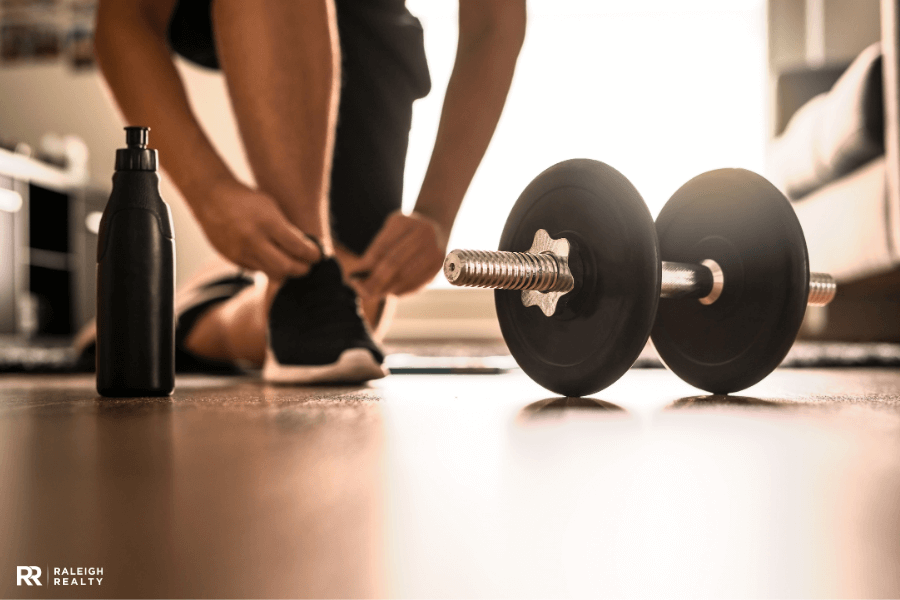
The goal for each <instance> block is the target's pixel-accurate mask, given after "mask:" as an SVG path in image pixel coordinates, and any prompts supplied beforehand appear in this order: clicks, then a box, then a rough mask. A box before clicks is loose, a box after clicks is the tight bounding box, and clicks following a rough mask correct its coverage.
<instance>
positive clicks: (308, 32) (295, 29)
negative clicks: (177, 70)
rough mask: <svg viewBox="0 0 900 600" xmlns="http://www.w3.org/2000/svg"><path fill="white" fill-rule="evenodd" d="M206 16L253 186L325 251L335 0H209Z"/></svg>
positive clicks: (335, 80) (336, 60) (336, 81)
mask: <svg viewBox="0 0 900 600" xmlns="http://www.w3.org/2000/svg"><path fill="white" fill-rule="evenodd" d="M212 16H213V24H214V27H215V35H216V50H217V52H218V56H219V61H220V63H221V65H222V70H223V72H224V73H225V79H226V81H227V84H228V91H229V94H230V96H231V102H232V105H233V106H234V112H235V117H236V118H237V123H238V127H239V129H240V132H241V138H242V140H243V143H244V148H245V149H246V151H247V158H248V160H249V162H250V166H251V168H252V170H253V174H254V176H255V178H256V184H257V186H258V188H259V189H260V190H261V191H263V192H266V193H267V194H269V195H271V196H272V197H273V198H275V200H276V201H277V202H278V204H279V206H280V207H281V209H282V211H284V214H285V215H286V216H287V218H288V219H289V220H290V221H291V222H292V223H293V224H294V225H296V226H297V227H299V228H300V230H301V231H303V232H304V233H307V234H309V235H313V236H315V237H317V238H318V239H319V241H320V242H321V243H322V244H323V246H324V247H325V250H326V253H327V254H330V253H331V251H332V246H331V233H330V227H329V223H328V182H329V179H330V175H331V159H332V154H333V150H334V136H335V126H336V121H337V107H338V99H339V91H340V47H339V45H338V32H337V16H336V13H335V8H334V1H333V0H304V1H303V2H296V1H295V0H254V1H253V2H246V1H245V0H216V2H214V3H213V7H212ZM278 283H279V282H272V284H273V285H272V286H270V287H273V288H277V285H278ZM272 291H273V290H270V292H272Z"/></svg>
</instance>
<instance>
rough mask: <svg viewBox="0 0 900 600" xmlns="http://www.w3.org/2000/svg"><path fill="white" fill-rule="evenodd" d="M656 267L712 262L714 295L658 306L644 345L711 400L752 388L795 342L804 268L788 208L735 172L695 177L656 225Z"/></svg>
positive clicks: (802, 308) (764, 185)
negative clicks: (707, 300) (706, 300)
mask: <svg viewBox="0 0 900 600" xmlns="http://www.w3.org/2000/svg"><path fill="white" fill-rule="evenodd" d="M656 231H657V234H658V235H659V246H660V255H661V256H662V260H664V261H676V262H690V263H699V262H701V261H703V260H704V259H712V260H715V261H716V262H717V263H719V266H721V267H722V271H723V273H724V288H723V292H722V295H721V296H720V297H719V299H718V300H716V301H715V302H714V303H713V304H711V305H708V306H705V305H703V304H701V303H700V302H699V301H697V300H696V299H662V300H660V302H659V311H658V313H657V317H656V324H655V325H654V327H653V334H652V338H653V344H654V345H655V346H656V349H657V350H658V351H659V354H660V356H661V357H662V359H663V361H664V362H665V363H666V365H667V366H668V367H669V368H670V369H672V371H674V372H675V373H676V374H677V375H678V376H679V377H681V378H682V379H684V380H685V381H687V382H688V383H690V384H691V385H693V386H695V387H698V388H700V389H702V390H706V391H709V392H712V393H715V394H726V393H730V392H736V391H738V390H742V389H744V388H747V387H750V386H751V385H753V384H755V383H757V382H759V381H760V380H761V379H763V378H764V377H765V376H766V375H768V374H769V373H771V372H772V371H773V370H774V369H775V367H777V366H778V365H779V363H781V361H782V359H784V357H785V355H786V354H787V352H788V350H789V349H790V347H791V344H793V343H794V339H795V338H796V337H797V331H798V330H799V329H800V323H801V322H802V320H803V315H804V314H805V312H806V301H807V296H808V294H809V259H808V256H807V250H806V240H805V239H804V237H803V230H802V229H801V227H800V222H799V221H798V220H797V216H796V215H795V214H794V209H793V208H791V205H790V203H789V202H788V200H787V199H786V198H785V197H784V196H783V195H782V194H781V192H779V191H778V190H777V189H776V188H775V186H773V185H772V184H771V183H769V182H768V181H766V180H765V179H764V178H762V177H761V176H759V175H757V174H755V173H751V172H750V171H745V170H742V169H721V170H718V171H711V172H709V173H704V174H703V175H700V176H698V177H695V178H694V179H692V180H690V181H689V182H687V183H686V184H684V186H682V187H681V189H679V190H678V191H677V192H675V195H674V196H672V198H671V199H670V200H669V202H668V203H667V204H666V205H665V207H663V209H662V211H661V212H660V214H659V217H658V218H657V219H656Z"/></svg>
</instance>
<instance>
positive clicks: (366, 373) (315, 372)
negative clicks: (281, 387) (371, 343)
mask: <svg viewBox="0 0 900 600" xmlns="http://www.w3.org/2000/svg"><path fill="white" fill-rule="evenodd" d="M387 374H388V373H387V370H386V369H385V368H384V367H383V366H381V365H380V364H378V362H377V361H376V360H375V357H374V356H372V353H371V352H369V351H368V350H366V349H365V348H350V349H349V350H344V351H343V352H342V353H341V355H340V356H339V357H338V359H337V362H334V363H332V364H330V365H282V364H280V363H279V362H278V361H277V360H276V358H275V354H274V353H273V352H272V349H271V348H269V349H267V350H266V362H265V365H263V371H262V377H263V381H267V382H269V383H285V384H294V385H313V384H317V383H361V382H363V381H370V380H372V379H381V378H382V377H384V376H386V375H387Z"/></svg>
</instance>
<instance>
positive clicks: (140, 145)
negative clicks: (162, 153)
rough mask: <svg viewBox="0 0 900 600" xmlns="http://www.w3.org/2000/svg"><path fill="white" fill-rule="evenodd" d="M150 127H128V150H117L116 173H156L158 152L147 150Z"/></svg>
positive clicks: (126, 139)
mask: <svg viewBox="0 0 900 600" xmlns="http://www.w3.org/2000/svg"><path fill="white" fill-rule="evenodd" d="M149 134H150V128H149V127H126V128H125V144H126V145H127V146H128V147H127V148H120V149H118V150H116V171H155V170H156V163H157V153H156V150H152V149H150V148H147V143H148V141H149Z"/></svg>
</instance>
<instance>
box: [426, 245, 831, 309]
mask: <svg viewBox="0 0 900 600" xmlns="http://www.w3.org/2000/svg"><path fill="white" fill-rule="evenodd" d="M568 255H569V243H568V242H567V241H566V240H565V239H559V240H554V239H552V238H551V237H550V236H549V235H548V234H547V232H546V231H544V230H543V229H540V230H538V232H537V233H536V234H535V241H534V244H532V247H531V249H530V250H529V251H528V252H503V251H488V250H454V251H452V252H450V253H449V254H448V255H447V258H446V259H445V260H444V276H445V277H446V278H447V281H449V282H450V283H451V284H453V285H457V286H465V287H482V288H492V289H501V290H522V291H523V295H522V301H523V302H524V303H525V304H526V306H531V305H538V306H540V307H541V309H542V310H543V311H544V314H546V315H547V316H550V315H552V314H553V313H554V312H555V310H556V302H557V300H558V299H559V297H560V296H562V295H563V294H565V293H567V292H570V291H572V289H573V288H574V287H575V280H574V278H573V277H572V273H571V271H570V270H569V264H568ZM726 285H727V282H726V281H725V278H724V274H723V273H722V269H721V268H720V267H719V265H718V264H717V263H716V262H715V261H713V260H704V261H703V262H702V263H701V264H690V263H678V262H668V261H662V286H661V288H660V297H661V298H696V299H697V300H699V301H700V302H701V303H703V304H713V303H714V302H715V301H716V300H717V299H718V298H719V296H720V295H721V294H722V291H723V290H724V289H725V286H726ZM836 293H837V284H836V283H835V280H834V278H833V277H832V276H831V275H829V274H827V273H810V278H809V299H808V303H809V305H810V306H825V305H826V304H828V303H829V302H831V301H832V300H833V299H834V296H835V294H836ZM538 295H541V296H538Z"/></svg>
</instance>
